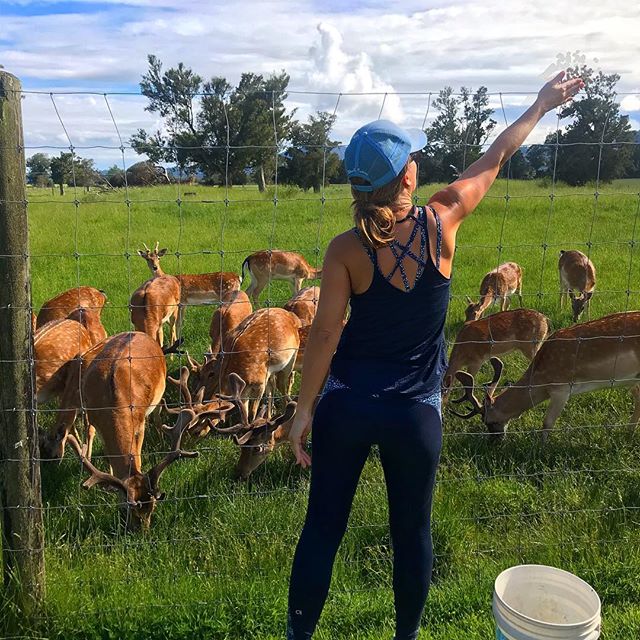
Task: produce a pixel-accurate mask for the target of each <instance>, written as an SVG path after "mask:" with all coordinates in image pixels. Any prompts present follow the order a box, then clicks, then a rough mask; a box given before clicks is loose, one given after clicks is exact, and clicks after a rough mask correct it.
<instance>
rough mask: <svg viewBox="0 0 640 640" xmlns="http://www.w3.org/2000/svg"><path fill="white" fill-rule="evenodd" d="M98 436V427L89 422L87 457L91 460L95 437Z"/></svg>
mask: <svg viewBox="0 0 640 640" xmlns="http://www.w3.org/2000/svg"><path fill="white" fill-rule="evenodd" d="M95 437H96V428H95V427H94V426H93V425H92V424H90V423H89V422H87V459H89V460H91V452H92V451H93V439H94V438H95Z"/></svg>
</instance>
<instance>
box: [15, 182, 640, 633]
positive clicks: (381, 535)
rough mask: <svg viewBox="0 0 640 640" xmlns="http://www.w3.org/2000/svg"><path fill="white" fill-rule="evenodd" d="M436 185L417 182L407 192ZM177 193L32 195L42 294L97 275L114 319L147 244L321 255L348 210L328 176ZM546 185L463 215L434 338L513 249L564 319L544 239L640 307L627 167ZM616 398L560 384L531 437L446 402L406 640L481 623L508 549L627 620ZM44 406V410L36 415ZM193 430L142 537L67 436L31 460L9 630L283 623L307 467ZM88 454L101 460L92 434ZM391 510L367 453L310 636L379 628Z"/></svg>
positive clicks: (630, 485) (606, 298)
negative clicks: (32, 559)
mask: <svg viewBox="0 0 640 640" xmlns="http://www.w3.org/2000/svg"><path fill="white" fill-rule="evenodd" d="M507 186H508V192H509V196H510V197H509V198H505V197H504V196H505V193H506V192H507ZM436 188H437V186H434V185H430V186H428V187H423V188H421V189H420V190H419V202H420V203H423V202H425V201H426V198H428V195H429V194H431V193H433V191H434V190H435V189H436ZM182 189H183V190H186V191H192V192H193V191H195V192H196V195H195V196H181V195H180V187H178V186H177V185H171V186H163V187H152V188H151V187H150V188H145V189H130V190H129V192H128V194H125V192H124V190H120V191H118V192H113V193H103V194H98V193H94V192H90V193H84V192H83V191H82V190H81V189H78V190H77V192H76V193H74V190H73V189H71V188H70V189H69V190H68V192H67V194H66V195H65V196H64V197H60V196H58V195H57V193H56V195H52V193H51V191H49V190H36V189H31V190H29V193H28V197H29V225H30V236H31V254H32V258H31V269H32V291H33V301H34V307H35V308H36V310H37V309H38V308H39V307H40V305H41V304H42V303H43V302H44V301H45V300H47V299H49V298H50V297H52V296H53V295H55V294H56V293H58V292H60V291H62V290H64V289H67V288H70V287H73V286H76V285H78V284H84V285H92V286H95V287H98V288H100V289H104V290H105V291H106V293H107V295H108V297H109V303H108V305H107V306H106V307H105V309H104V311H103V315H102V318H103V322H104V324H105V327H106V329H107V331H108V332H109V333H110V334H112V333H116V332H119V331H124V330H128V329H129V328H130V325H129V313H128V308H127V305H128V301H129V296H130V294H131V292H132V291H133V290H134V289H135V288H136V287H137V286H138V285H139V284H140V283H141V282H142V281H143V280H145V279H147V278H148V277H149V276H148V268H147V266H146V264H145V262H144V261H143V260H142V259H141V258H139V257H138V255H137V249H139V248H141V247H142V243H143V242H146V243H147V245H150V246H151V243H155V241H156V240H159V241H160V246H161V247H168V249H169V255H167V256H166V257H165V258H164V259H163V268H164V270H165V271H166V272H167V273H172V274H178V273H198V272H206V271H218V270H225V271H226V270H234V271H239V269H240V265H241V263H242V261H243V259H244V258H245V257H246V256H247V255H248V254H249V253H251V252H253V251H256V250H259V249H265V248H268V247H273V248H278V249H286V250H296V251H300V252H301V253H303V254H304V255H305V257H306V258H307V259H308V260H309V262H310V263H311V264H312V265H315V264H316V263H317V264H320V263H321V261H322V256H323V254H324V251H325V249H326V245H327V242H328V241H329V240H330V238H331V237H332V236H333V235H335V234H336V233H339V232H341V231H343V230H345V229H347V228H348V227H350V226H351V220H350V212H349V202H350V198H349V193H348V190H347V189H346V188H345V187H343V186H332V187H330V188H328V189H327V190H326V191H325V192H324V196H325V200H324V202H323V201H322V200H321V198H320V195H319V194H313V193H311V192H309V193H303V192H301V191H299V190H297V189H292V188H288V187H285V186H282V187H279V188H278V190H277V205H275V206H274V195H275V192H274V190H273V188H272V189H271V190H270V191H269V192H268V193H266V194H260V193H258V191H257V190H255V189H254V188H252V187H234V188H231V189H230V190H228V192H227V191H225V189H222V188H217V187H203V186H196V187H191V186H184V187H182ZM550 191H551V186H550V185H540V184H536V183H535V182H515V181H511V182H509V184H508V185H507V183H506V181H498V182H497V183H496V184H495V185H494V187H493V189H492V191H491V193H490V196H491V197H488V198H486V199H485V200H484V201H483V202H482V204H481V205H480V206H479V207H478V209H477V210H476V212H475V213H474V214H473V216H472V217H471V218H470V219H469V220H468V221H467V222H466V223H465V225H464V226H463V229H462V231H461V232H460V234H459V248H458V254H457V258H456V266H455V271H454V275H453V285H452V286H453V289H452V293H453V299H452V302H451V305H450V311H449V317H448V323H447V337H448V339H450V340H453V339H454V337H455V334H456V331H457V330H458V329H459V327H460V326H461V324H462V322H463V319H464V307H465V306H466V300H465V297H464V296H465V295H470V296H471V297H472V298H474V299H475V298H477V292H478V286H479V283H480V280H481V278H482V276H483V275H484V274H485V273H486V272H487V271H488V270H490V269H492V268H494V267H495V266H497V265H498V264H499V263H501V262H504V261H507V260H513V261H516V262H518V263H519V264H520V265H521V266H522V267H523V270H524V287H523V294H524V300H525V303H526V304H527V306H530V307H532V308H535V309H538V310H540V311H542V312H543V313H545V314H547V315H548V316H549V317H550V319H551V321H552V324H553V326H554V328H560V327H562V326H566V325H568V324H569V323H570V321H571V316H570V309H569V308H565V309H564V310H563V311H561V310H560V308H559V304H558V298H559V295H558V291H559V286H558V273H557V260H558V252H559V250H560V249H580V250H581V251H583V252H585V253H588V254H589V255H590V257H591V259H592V260H593V262H594V263H595V266H596V269H597V273H598V285H597V289H596V294H595V295H594V298H593V300H592V303H591V310H590V314H591V317H592V318H595V317H599V316H602V315H605V314H607V313H612V312H614V311H622V310H627V309H640V287H639V286H638V283H639V282H640V254H639V249H638V234H639V233H640V229H638V228H637V222H638V217H639V216H640V193H639V191H640V181H616V182H614V183H612V184H608V185H601V186H600V187H599V191H600V193H599V195H598V196H597V197H594V192H595V186H594V185H588V186H586V187H584V188H569V187H565V186H556V188H555V191H554V197H553V198H550V197H549V193H550ZM127 195H128V198H129V203H128V204H127V202H125V199H126V198H127ZM225 200H226V201H225ZM74 201H77V204H76V202H74ZM316 249H317V250H318V252H317V253H316ZM309 284H310V283H309ZM244 288H246V284H245V285H244ZM288 297H289V291H288V288H287V286H286V285H284V284H282V283H278V282H276V283H273V284H272V285H271V286H270V288H269V290H268V291H265V292H264V293H263V295H262V302H263V304H265V301H266V300H267V299H269V300H270V303H271V304H272V305H282V304H283V303H284V302H285V301H286V300H287V299H288ZM515 304H517V303H516V302H515V301H514V302H513V303H512V307H513V305H515ZM496 310H497V308H495V307H494V308H492V309H491V311H496ZM383 311H388V310H381V312H383ZM212 312H213V309H212V308H211V307H194V308H189V309H188V310H187V313H186V320H185V325H184V331H183V335H184V338H185V343H184V346H185V348H186V349H187V350H188V351H189V353H190V354H191V355H192V356H194V357H196V358H197V359H198V360H201V359H202V355H203V353H204V351H205V350H206V349H207V345H208V327H209V321H210V318H211V314H212ZM505 363H506V368H505V375H504V377H505V379H508V380H515V379H517V377H518V376H519V374H520V373H521V372H522V371H523V370H524V368H525V360H524V358H522V357H521V356H520V355H512V356H509V357H507V358H506V359H505ZM179 365H180V358H178V357H174V358H172V359H171V360H170V361H169V368H170V370H171V372H172V374H173V375H175V374H176V372H177V369H178V367H179ZM483 372H485V370H484V369H483ZM487 374H488V372H487ZM485 375H486V374H485ZM480 377H481V378H482V374H481V376H480ZM631 406H632V403H631V400H630V396H629V394H628V392H626V391H624V390H622V391H621V390H609V391H604V392H599V393H595V394H589V395H583V396H580V397H577V398H574V399H572V400H571V401H570V403H569V405H568V406H567V409H566V410H565V412H564V413H563V414H562V416H561V417H560V419H559V421H558V423H557V425H556V428H555V430H554V432H553V433H552V435H551V437H550V438H549V441H548V442H547V443H546V445H545V446H541V445H540V444H539V433H538V430H539V428H540V426H541V422H542V415H543V412H544V407H537V408H536V409H535V410H532V411H530V412H528V413H526V414H525V415H524V416H523V417H522V418H520V419H518V420H515V421H513V423H512V424H510V426H509V431H508V434H507V437H506V439H505V440H504V441H503V442H502V443H501V444H498V445H494V444H491V443H489V442H487V438H486V437H484V435H483V434H484V433H485V429H484V427H483V426H482V425H481V423H480V420H479V419H478V418H475V419H473V420H470V421H466V422H465V421H463V420H461V419H458V418H455V417H452V416H450V415H448V414H445V423H444V429H445V439H444V449H443V453H442V459H441V466H440V471H439V476H438V485H437V489H436V494H435V502H434V547H435V553H436V562H435V567H434V577H433V584H432V590H431V593H430V596H429V600H428V602H427V608H426V611H425V615H424V629H423V631H422V633H421V636H420V638H421V639H422V640H427V639H429V640H436V639H437V640H457V639H460V638H465V639H466V640H485V639H486V638H489V637H492V635H493V620H492V615H491V594H492V586H493V579H494V578H495V576H496V575H497V574H498V573H499V572H500V571H501V570H502V569H504V568H506V567H508V566H510V565H512V564H517V563H543V564H551V565H556V566H559V567H561V568H564V569H567V570H569V571H573V572H575V573H577V574H578V575H580V576H581V577H582V578H584V579H585V580H587V581H588V582H590V583H591V584H592V585H593V586H594V587H595V588H596V590H597V591H598V593H599V594H600V596H601V598H602V600H603V619H604V627H603V638H606V639H607V640H613V639H620V640H622V639H625V640H626V639H628V638H632V637H637V636H639V635H640V581H639V580H638V576H639V575H640V526H639V525H640V511H639V509H640V467H639V466H638V446H639V442H640V434H638V433H636V434H635V436H633V435H630V434H629V432H628V430H627V429H626V426H625V423H626V421H627V419H628V416H629V415H630V413H631ZM50 408H52V407H49V409H50ZM45 409H46V408H45ZM52 419H53V416H52V415H51V414H48V413H47V411H43V412H42V413H41V414H40V422H41V424H44V425H47V424H49V423H50V422H51V421H52ZM186 446H187V447H190V443H187V445H186ZM195 446H196V448H197V449H198V450H199V451H200V452H201V455H200V457H199V458H198V459H196V460H183V461H181V462H179V463H177V464H175V465H173V466H172V467H171V468H170V469H169V470H168V471H167V472H166V474H165V475H164V476H163V478H162V481H161V485H162V490H163V491H166V494H167V499H166V500H165V501H164V502H163V503H162V504H160V505H159V507H158V509H157V511H156V514H155V516H154V523H153V525H152V527H151V531H150V532H149V533H148V534H147V535H141V534H126V533H125V532H124V531H123V530H122V528H121V527H120V525H119V522H118V517H117V510H116V507H115V502H116V498H115V496H114V495H113V494H110V493H106V492H102V491H100V490H98V489H95V488H94V489H92V490H89V491H87V490H85V489H82V488H81V487H80V482H81V479H82V478H84V477H86V474H85V473H84V472H83V471H82V469H81V466H80V462H79V460H78V459H77V457H75V456H74V455H73V453H72V452H71V450H70V449H67V455H66V456H65V459H64V460H63V462H62V463H61V464H59V465H58V464H56V463H44V464H43V466H42V472H43V475H42V485H43V502H44V504H45V528H46V533H45V536H46V564H47V598H46V613H45V616H44V617H43V619H42V621H41V625H40V627H39V628H37V629H30V630H25V633H26V634H27V635H28V636H29V637H31V636H33V637H47V638H65V639H71V638H78V639H79V638H96V639H97V638H139V639H143V638H144V639H146V638H174V639H178V638H185V639H186V638H189V639H191V638H194V637H203V638H204V637H207V638H211V639H220V640H222V639H225V640H227V639H228V640H231V639H245V638H252V639H260V640H267V639H276V638H282V637H283V636H284V625H285V615H286V599H287V593H286V589H287V582H288V576H289V568H290V562H291V559H292V554H293V548H294V545H295V542H296V540H297V536H298V533H299V531H300V529H301V526H302V521H303V517H304V512H305V505H306V496H307V489H308V484H309V473H308V471H302V470H301V469H300V468H299V467H295V466H294V465H293V462H292V456H291V455H290V451H289V449H288V447H282V448H281V449H279V450H278V451H276V452H275V453H274V454H273V455H271V456H270V458H269V459H268V460H267V462H266V463H265V464H264V465H263V466H262V467H260V468H259V469H258V470H257V471H256V472H255V473H254V475H253V476H252V479H251V482H250V483H247V484H237V483H236V482H234V481H233V480H232V479H231V471H232V468H233V465H234V463H235V461H236V459H237V457H238V450H237V447H236V445H235V444H234V443H233V442H231V441H228V440H222V439H217V438H215V439H214V438H208V439H206V440H204V441H202V442H200V443H198V444H197V445H195ZM144 450H145V452H146V453H145V455H146V458H145V460H147V463H146V466H148V464H149V461H151V460H153V459H154V456H153V452H154V451H155V452H159V451H162V450H166V445H165V444H163V442H162V441H161V440H160V438H159V436H158V435H157V434H156V433H155V432H154V430H153V429H148V430H147V438H146V440H145V448H144ZM94 452H95V456H94V460H95V461H96V464H97V465H101V464H102V462H101V460H100V443H99V438H98V439H97V440H96V448H95V449H94ZM386 519H387V514H386V499H385V490H384V483H383V478H382V472H381V469H380V465H379V463H378V460H377V459H376V456H375V455H374V456H372V457H371V459H370V460H369V462H368V463H367V465H366V467H365V470H364V473H363V476H362V480H361V484H360V487H359V489H358V493H357V495H356V499H355V503H354V508H353V512H352V515H351V520H350V527H349V530H348V532H347V535H346V537H345V539H344V542H343V544H342V547H341V549H340V552H339V555H338V560H337V563H336V566H335V570H334V575H333V583H332V590H331V593H330V596H329V600H328V602H327V606H326V608H325V610H324V613H323V617H322V618H321V621H320V625H319V627H318V631H317V637H318V638H319V639H320V640H329V639H336V638H341V639H342V638H345V639H347V638H353V639H356V638H357V639H361V640H374V639H376V640H377V639H382V638H390V637H391V636H392V635H393V627H392V620H393V609H392V593H391V549H390V542H389V537H388V532H387V526H386Z"/></svg>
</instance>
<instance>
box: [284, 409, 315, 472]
mask: <svg viewBox="0 0 640 640" xmlns="http://www.w3.org/2000/svg"><path fill="white" fill-rule="evenodd" d="M312 418H313V416H312V415H311V413H310V412H308V411H302V410H300V409H298V410H297V411H296V415H295V417H294V418H293V424H292V425H291V429H290V430H289V442H291V448H292V449H293V455H294V456H295V457H296V464H299V465H301V466H302V468H303V469H306V468H307V467H309V466H311V456H310V455H309V454H308V453H307V452H306V451H305V447H306V445H307V437H308V436H309V433H310V432H311V420H312Z"/></svg>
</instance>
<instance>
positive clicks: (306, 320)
mask: <svg viewBox="0 0 640 640" xmlns="http://www.w3.org/2000/svg"><path fill="white" fill-rule="evenodd" d="M319 299H320V287H305V288H304V289H300V291H298V293H296V294H295V295H294V296H293V297H292V298H291V299H290V300H289V301H288V302H287V303H286V304H285V305H284V308H285V309H286V310H287V311H291V313H295V314H296V315H297V316H298V318H300V321H301V322H302V326H304V325H307V324H311V323H312V322H313V319H314V318H315V317H316V311H317V310H318V300H319Z"/></svg>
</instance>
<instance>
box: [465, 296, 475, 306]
mask: <svg viewBox="0 0 640 640" xmlns="http://www.w3.org/2000/svg"><path fill="white" fill-rule="evenodd" d="M465 298H466V299H467V302H468V303H469V304H474V302H473V300H472V299H471V298H470V297H469V296H465Z"/></svg>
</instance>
